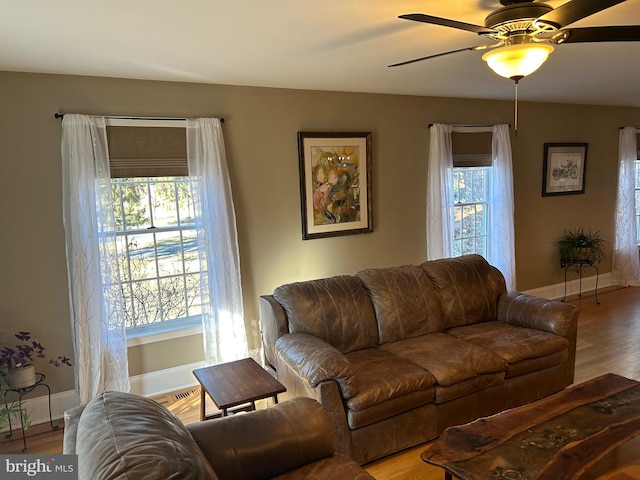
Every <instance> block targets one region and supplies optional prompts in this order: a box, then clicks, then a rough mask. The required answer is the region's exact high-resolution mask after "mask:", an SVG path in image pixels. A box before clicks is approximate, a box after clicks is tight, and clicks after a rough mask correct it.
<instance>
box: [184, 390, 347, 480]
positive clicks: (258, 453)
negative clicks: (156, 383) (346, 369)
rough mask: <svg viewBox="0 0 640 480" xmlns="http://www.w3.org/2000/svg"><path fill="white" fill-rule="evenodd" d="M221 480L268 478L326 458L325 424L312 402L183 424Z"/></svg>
mask: <svg viewBox="0 0 640 480" xmlns="http://www.w3.org/2000/svg"><path fill="white" fill-rule="evenodd" d="M187 429H188V430H189V432H190V433H191V436H192V437H193V438H194V440H195V441H196V444H197V445H198V447H200V450H202V452H203V453H204V455H205V457H206V458H207V460H208V461H209V463H210V464H211V466H212V467H213V469H214V470H215V472H216V474H217V475H218V476H219V477H220V478H221V479H239V478H242V479H246V480H258V479H265V478H274V477H277V476H278V475H282V474H284V473H286V472H290V471H293V470H296V469H297V468H300V467H301V466H303V465H306V464H308V463H312V462H316V461H318V460H322V459H324V458H328V457H331V456H332V455H333V453H334V450H335V439H334V434H333V428H332V426H331V421H330V420H329V417H328V416H327V414H326V412H325V411H324V409H323V408H322V405H320V404H319V403H318V402H317V401H315V400H312V399H310V398H305V397H299V398H294V399H292V400H288V401H286V402H283V403H280V404H277V405H275V406H273V407H269V408H267V409H264V410H257V411H254V412H250V413H247V414H244V415H233V416H230V417H225V418H221V419H216V420H209V421H207V422H198V423H193V424H190V425H187Z"/></svg>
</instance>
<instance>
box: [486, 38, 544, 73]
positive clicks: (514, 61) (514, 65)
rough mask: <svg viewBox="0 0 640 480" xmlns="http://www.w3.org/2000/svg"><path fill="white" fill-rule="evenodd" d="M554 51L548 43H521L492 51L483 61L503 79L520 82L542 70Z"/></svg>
mask: <svg viewBox="0 0 640 480" xmlns="http://www.w3.org/2000/svg"><path fill="white" fill-rule="evenodd" d="M553 50H554V48H553V46H551V45H549V44H546V43H519V44H515V45H506V46H504V47H500V48H496V49H495V50H491V51H489V52H487V53H485V54H484V55H482V60H484V61H485V62H487V65H489V67H490V68H491V70H493V71H494V72H496V73H497V74H498V75H500V76H501V77H505V78H511V79H514V80H519V79H521V78H522V77H526V76H527V75H530V74H532V73H533V72H535V71H536V70H537V69H538V68H540V66H542V64H543V63H544V62H545V61H546V60H547V58H548V57H549V55H550V54H551V52H553Z"/></svg>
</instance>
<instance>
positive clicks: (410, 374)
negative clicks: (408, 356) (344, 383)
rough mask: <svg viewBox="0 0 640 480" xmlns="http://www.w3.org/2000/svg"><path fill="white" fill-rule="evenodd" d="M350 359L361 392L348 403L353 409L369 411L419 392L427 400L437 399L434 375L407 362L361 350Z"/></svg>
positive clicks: (357, 388)
mask: <svg viewBox="0 0 640 480" xmlns="http://www.w3.org/2000/svg"><path fill="white" fill-rule="evenodd" d="M346 357H347V359H348V360H349V362H350V363H351V367H352V372H353V377H354V378H355V383H356V392H357V393H356V394H355V395H354V396H353V397H351V398H350V399H349V400H347V407H348V408H349V409H352V410H366V409H368V408H370V407H373V406H375V405H379V404H381V403H383V402H386V401H388V400H392V399H394V398H399V397H403V396H404V395H407V394H410V393H413V392H418V391H423V392H425V393H424V397H425V398H433V385H434V383H435V379H434V377H433V375H431V374H430V373H429V372H427V371H425V370H424V369H423V368H421V367H419V366H418V365H416V364H414V363H412V362H410V361H408V360H405V359H404V358H401V357H398V356H396V355H393V354H391V353H389V352H387V351H384V350H382V349H380V348H368V349H365V350H358V351H357V352H351V353H349V354H347V355H346ZM427 401H429V400H427Z"/></svg>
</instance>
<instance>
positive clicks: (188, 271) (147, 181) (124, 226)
mask: <svg viewBox="0 0 640 480" xmlns="http://www.w3.org/2000/svg"><path fill="white" fill-rule="evenodd" d="M191 182H192V180H191V179H190V178H189V177H182V176H173V177H138V178H115V179H112V181H111V185H112V193H113V207H114V217H115V218H114V220H115V225H116V236H117V239H118V240H117V249H118V252H117V255H118V256H117V258H118V266H119V271H120V279H121V282H120V287H121V290H122V295H123V300H124V310H125V311H124V315H125V321H126V326H127V329H138V330H140V329H142V330H144V329H145V328H147V329H148V326H150V325H151V326H154V325H158V324H160V323H165V322H169V321H170V322H173V323H174V326H177V324H178V323H180V324H184V323H191V322H190V321H191V320H194V317H196V316H198V315H200V314H201V300H200V298H201V297H200V264H199V259H198V250H197V245H196V230H195V218H194V212H193V201H192V196H191V191H192V183H191ZM195 320H199V318H198V317H196V318H195Z"/></svg>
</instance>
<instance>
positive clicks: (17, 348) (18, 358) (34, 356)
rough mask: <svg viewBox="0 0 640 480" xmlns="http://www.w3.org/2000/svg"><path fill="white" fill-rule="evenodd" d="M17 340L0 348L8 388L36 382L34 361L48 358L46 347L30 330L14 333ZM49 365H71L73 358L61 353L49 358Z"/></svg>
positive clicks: (1, 370)
mask: <svg viewBox="0 0 640 480" xmlns="http://www.w3.org/2000/svg"><path fill="white" fill-rule="evenodd" d="M13 336H14V337H15V338H16V339H17V341H15V340H14V341H13V342H12V343H9V344H5V345H4V346H3V347H2V348H0V373H1V374H2V376H3V377H6V378H5V380H4V381H3V383H4V384H5V386H7V387H8V388H12V389H19V388H27V387H30V386H31V385H33V384H35V383H36V371H35V365H34V362H35V361H37V360H45V361H46V360H47V355H46V354H45V348H44V347H43V346H42V343H40V342H39V341H38V340H37V339H36V338H34V337H33V336H32V335H31V333H30V332H18V333H15V334H13ZM47 364H48V365H51V366H54V367H60V366H62V365H68V366H71V360H70V359H69V358H68V357H66V356H64V355H59V356H57V357H55V358H49V359H48V362H47Z"/></svg>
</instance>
